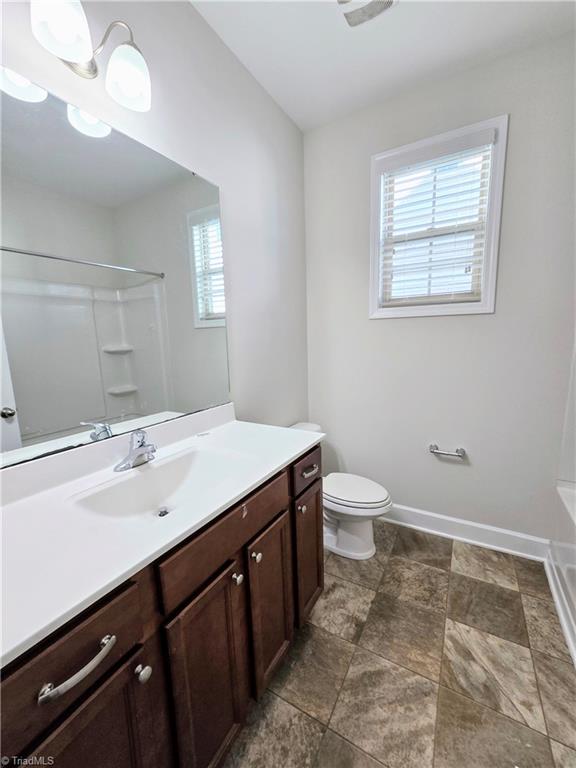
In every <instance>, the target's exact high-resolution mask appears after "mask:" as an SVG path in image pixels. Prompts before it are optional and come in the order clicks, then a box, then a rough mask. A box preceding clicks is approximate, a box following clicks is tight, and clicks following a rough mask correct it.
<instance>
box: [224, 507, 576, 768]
mask: <svg viewBox="0 0 576 768" xmlns="http://www.w3.org/2000/svg"><path fill="white" fill-rule="evenodd" d="M375 539H376V542H377V553H376V556H375V557H374V558H372V559H371V560H370V561H364V562H354V561H350V560H345V559H343V558H339V557H337V556H335V555H329V556H328V557H327V559H326V585H325V591H324V593H323V595H322V597H321V598H320V600H319V601H318V603H317V605H316V607H315V608H314V611H313V613H312V615H311V617H310V622H309V623H308V624H307V625H306V627H304V629H303V630H302V631H301V632H300V633H299V634H298V636H297V638H296V642H295V643H294V646H293V648H292V650H291V652H290V655H289V657H288V658H287V659H286V661H285V663H284V665H283V667H282V668H281V669H280V670H279V672H278V673H277V675H276V677H275V679H274V680H273V682H272V684H271V686H270V690H269V691H268V692H267V693H266V694H265V695H264V697H263V698H262V699H261V701H260V702H259V703H258V704H257V705H255V706H254V707H253V708H252V710H251V713H250V717H249V720H248V723H247V725H246V727H245V729H244V731H243V732H242V734H241V735H240V738H239V739H238V741H237V742H236V744H235V746H234V747H233V750H232V753H231V754H230V756H229V758H228V761H227V763H226V766H227V768H382V767H384V768H576V671H575V669H574V666H573V665H572V661H571V659H570V655H569V653H568V649H567V647H566V643H565V641H564V638H563V635H562V631H561V629H560V624H559V621H558V618H557V615H556V611H555V609H554V604H553V602H552V596H551V594H550V590H549V588H548V583H547V580H546V575H545V572H544V569H543V567H542V565H541V564H540V563H535V562H532V561H529V560H523V559H522V558H518V557H513V556H511V555H506V554H502V553H498V552H493V551H490V550H487V549H483V548H481V547H476V546H473V545H470V544H463V543H461V542H453V541H451V540H450V539H444V538H440V537H437V536H432V535H430V534H425V533H422V532H419V531H413V530H410V529H408V528H402V527H399V526H394V525H391V524H389V523H384V522H382V521H377V523H376V536H375Z"/></svg>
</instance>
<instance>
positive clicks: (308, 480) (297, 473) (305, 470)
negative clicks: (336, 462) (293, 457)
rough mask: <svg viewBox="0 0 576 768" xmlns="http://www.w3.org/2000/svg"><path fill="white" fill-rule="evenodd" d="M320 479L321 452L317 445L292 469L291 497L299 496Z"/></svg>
mask: <svg viewBox="0 0 576 768" xmlns="http://www.w3.org/2000/svg"><path fill="white" fill-rule="evenodd" d="M321 477H322V451H321V449H320V446H319V445H317V446H316V448H313V449H312V450H311V451H310V452H309V453H307V454H306V455H305V456H302V458H301V459H299V460H298V461H297V462H296V463H295V464H294V465H293V467H292V495H293V496H299V495H300V494H301V493H302V491H304V490H306V488H308V486H309V485H312V483H314V482H315V481H316V480H319V479H320V478H321Z"/></svg>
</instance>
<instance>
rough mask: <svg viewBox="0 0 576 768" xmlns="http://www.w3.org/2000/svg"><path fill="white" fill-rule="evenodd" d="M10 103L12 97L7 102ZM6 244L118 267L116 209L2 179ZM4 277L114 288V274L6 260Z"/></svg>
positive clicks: (16, 258)
mask: <svg viewBox="0 0 576 768" xmlns="http://www.w3.org/2000/svg"><path fill="white" fill-rule="evenodd" d="M6 98H7V97H6ZM1 209H2V244H3V245H10V246H12V247H14V248H22V249H23V250H30V251H40V252H41V253H48V254H57V255H58V256H64V257H65V258H68V259H83V260H85V261H97V262H105V263H107V264H116V263H117V258H116V249H115V243H114V231H113V227H114V217H113V214H112V210H111V209H110V208H105V207H103V206H100V205H96V204H94V203H90V202H87V201H86V200H73V199H72V198H70V197H68V196H66V195H61V194H59V193H58V192H55V191H54V190H53V189H50V188H49V187H41V186H40V185H39V184H35V183H31V182H28V181H24V180H23V179H20V178H15V177H14V176H8V175H7V174H5V173H2V197H1ZM1 266H2V276H3V277H8V276H10V277H23V278H24V277H27V278H31V279H32V278H35V279H37V280H47V281H50V282H63V283H83V282H85V281H86V280H87V279H89V280H90V281H91V284H92V285H99V286H110V287H112V286H114V285H118V280H117V277H116V275H115V273H114V272H110V271H108V270H105V269H92V268H89V267H81V266H80V267H79V266H76V265H74V264H68V263H66V262H61V261H59V262H58V261H48V260H46V259H38V258H35V257H34V256H24V255H22V254H9V253H3V254H2V261H1Z"/></svg>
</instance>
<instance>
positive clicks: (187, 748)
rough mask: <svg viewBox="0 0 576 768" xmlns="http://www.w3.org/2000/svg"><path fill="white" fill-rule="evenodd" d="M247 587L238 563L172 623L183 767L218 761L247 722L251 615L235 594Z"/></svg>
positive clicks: (169, 630) (203, 767)
mask: <svg viewBox="0 0 576 768" xmlns="http://www.w3.org/2000/svg"><path fill="white" fill-rule="evenodd" d="M244 589H245V577H244V574H243V572H242V568H241V566H240V564H239V562H238V561H234V562H232V563H230V564H229V565H228V566H227V567H226V568H225V569H224V571H222V573H220V575H219V576H217V577H216V578H215V579H214V580H213V581H211V582H210V584H209V585H208V586H207V587H206V588H205V589H203V590H202V592H201V593H200V594H199V595H198V597H196V598H194V599H193V600H192V601H191V602H190V603H189V604H188V605H187V606H186V607H185V608H184V609H183V610H182V611H180V613H179V614H178V615H177V616H176V618H175V619H173V620H172V621H171V622H170V623H169V624H168V625H167V627H166V632H167V636H168V654H169V659H170V670H171V676H172V690H173V695H174V705H175V712H176V729H177V741H178V751H179V757H180V765H181V766H194V768H208V766H216V765H218V764H219V762H220V759H221V757H222V756H223V754H224V753H225V752H226V750H227V749H228V747H229V745H230V744H231V742H232V740H233V739H234V737H235V736H236V733H237V732H238V730H239V728H240V726H241V724H242V720H243V717H244V711H245V706H246V702H245V701H242V687H243V686H242V679H241V674H242V669H243V668H244V667H245V662H244V660H243V658H242V656H243V655H244V654H245V653H246V651H247V648H246V647H244V648H243V647H242V646H241V642H240V641H241V638H242V637H243V636H244V634H245V631H246V627H245V624H246V619H245V618H244V619H243V618H242V614H241V612H240V613H239V612H238V607H237V606H235V602H236V601H235V595H236V594H238V592H239V591H244Z"/></svg>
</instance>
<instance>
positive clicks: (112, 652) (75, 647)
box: [1, 417, 323, 768]
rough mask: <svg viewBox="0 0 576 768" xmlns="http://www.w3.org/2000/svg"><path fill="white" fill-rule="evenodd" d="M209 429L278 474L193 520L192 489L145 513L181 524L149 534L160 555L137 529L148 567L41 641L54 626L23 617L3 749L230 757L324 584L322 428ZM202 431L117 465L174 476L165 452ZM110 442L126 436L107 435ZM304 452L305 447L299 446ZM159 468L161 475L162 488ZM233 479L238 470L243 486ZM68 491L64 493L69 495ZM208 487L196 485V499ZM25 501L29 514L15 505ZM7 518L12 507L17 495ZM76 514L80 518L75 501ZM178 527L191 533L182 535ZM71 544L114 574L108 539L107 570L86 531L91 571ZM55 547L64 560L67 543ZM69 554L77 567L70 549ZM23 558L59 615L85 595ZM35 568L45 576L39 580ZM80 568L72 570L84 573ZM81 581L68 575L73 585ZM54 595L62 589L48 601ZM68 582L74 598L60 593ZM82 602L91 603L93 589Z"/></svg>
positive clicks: (150, 757)
mask: <svg viewBox="0 0 576 768" xmlns="http://www.w3.org/2000/svg"><path fill="white" fill-rule="evenodd" d="M189 418H193V417H189ZM164 428H165V429H166V427H164ZM161 429H162V426H160V427H158V428H157V430H161ZM212 435H213V437H214V439H215V440H216V441H217V440H218V439H219V440H221V441H223V442H227V444H230V439H231V438H230V435H232V438H233V437H234V435H235V436H236V439H237V440H238V441H240V442H241V441H244V442H249V443H250V445H251V446H252V447H251V448H250V450H252V455H253V456H254V455H255V454H256V452H259V453H260V454H261V456H265V454H266V453H268V454H269V457H268V458H267V459H265V461H266V462H267V471H266V470H264V465H262V471H264V472H265V474H266V475H269V474H270V473H271V471H272V474H271V476H270V477H266V479H265V481H264V482H262V483H261V484H259V485H257V486H256V487H255V488H252V489H251V490H250V491H249V492H248V493H246V494H245V495H244V496H241V497H240V498H238V499H236V500H235V501H234V503H232V504H231V505H229V506H228V507H226V508H225V509H224V510H222V511H219V512H218V513H217V514H216V515H215V516H212V517H211V519H210V520H209V521H208V522H207V523H205V524H202V517H198V516H197V515H196V516H195V515H194V512H193V508H194V506H195V504H194V498H195V497H194V495H191V496H190V514H189V515H187V514H186V509H185V505H184V503H183V502H182V501H179V502H178V503H177V504H176V505H175V506H174V508H173V509H172V510H170V508H168V512H167V513H166V514H164V515H163V514H159V515H155V517H154V520H153V521H152V519H151V518H150V517H149V519H148V520H147V522H148V524H151V525H153V526H156V530H157V531H161V530H162V528H161V526H162V524H163V523H164V522H165V523H166V525H167V526H169V525H172V526H174V525H175V523H174V520H177V518H178V517H180V520H179V521H178V526H177V528H174V527H173V528H172V529H170V528H168V529H167V530H169V531H170V532H169V533H168V534H167V538H165V539H162V538H161V537H159V536H157V537H156V543H157V546H158V550H159V551H158V552H155V551H154V549H153V547H154V545H153V544H152V543H151V542H152V539H146V540H145V538H144V537H141V541H140V546H141V548H142V547H144V549H146V548H147V551H146V552H144V549H141V552H140V557H141V558H142V557H143V558H145V560H148V561H149V562H148V563H147V564H146V565H145V566H144V567H141V568H138V569H137V570H136V571H135V572H134V573H133V575H131V576H130V577H129V578H126V579H125V580H124V581H122V583H120V584H118V585H117V586H115V587H114V588H113V589H111V590H108V591H107V592H106V594H104V595H103V596H102V597H100V598H99V599H97V600H96V601H95V602H92V604H90V605H89V607H87V608H85V609H84V610H81V611H80V612H79V613H78V615H75V616H74V617H73V618H72V619H70V620H68V621H67V622H66V623H64V624H63V625H62V626H60V627H59V628H58V629H57V630H56V631H53V632H52V633H50V634H48V635H47V636H46V637H43V638H42V639H40V640H37V641H36V642H33V640H32V638H38V637H39V636H40V635H41V634H42V633H43V632H44V631H45V629H46V628H47V627H48V626H49V624H47V625H45V628H44V629H42V628H37V631H36V633H35V634H34V633H33V632H32V626H31V625H30V624H29V625H28V628H24V627H22V629H21V631H20V637H19V638H18V642H19V644H20V648H25V647H26V645H30V643H31V642H33V644H32V645H31V647H28V648H26V650H23V651H22V652H20V653H18V650H11V649H10V648H9V647H8V646H7V645H6V644H5V645H4V651H5V652H6V655H7V657H8V658H10V656H14V654H15V653H16V657H15V658H13V659H12V660H10V661H9V663H8V664H7V665H6V666H5V669H4V674H3V679H2V683H1V695H2V711H3V718H2V750H3V754H4V755H9V756H12V755H17V756H19V757H27V758H31V757H34V758H36V759H40V758H44V760H45V762H46V761H47V758H49V757H52V758H54V761H55V764H56V765H58V766H60V767H61V768H68V766H69V767H70V768H78V766H82V768H90V767H91V766H94V768H96V767H97V768H104V766H109V767H110V768H120V766H121V767H122V768H124V766H142V767H143V768H148V767H149V768H161V767H163V766H166V767H167V766H175V765H179V766H187V767H188V766H195V767H196V768H205V767H207V766H217V765H220V764H221V762H222V761H223V759H224V757H225V755H226V753H227V751H228V749H229V747H230V745H231V744H232V742H233V740H234V738H235V737H236V735H237V734H238V732H239V730H240V729H241V727H242V723H243V721H244V718H245V716H246V712H247V707H248V705H249V702H250V699H252V698H256V699H257V698H258V697H259V696H261V695H262V693H263V692H264V691H265V690H266V688H267V686H268V684H269V682H270V680H271V677H272V676H273V674H274V672H275V670H276V669H277V667H278V665H279V664H280V663H281V661H282V659H283V658H284V656H285V654H286V652H287V650H288V648H289V647H290V643H291V641H292V639H293V636H294V632H295V631H297V627H298V626H300V625H301V624H302V623H303V622H304V621H305V619H306V617H307V616H308V614H309V612H310V610H311V608H312V606H313V605H314V603H315V601H316V599H317V598H318V596H319V594H320V592H321V590H322V587H323V547H322V502H321V499H322V493H321V479H320V478H321V450H320V447H319V445H317V444H316V443H317V442H318V441H319V439H320V438H321V437H322V436H321V435H312V434H306V433H303V432H299V431H296V430H285V429H279V428H273V427H264V426H260V425H252V424H242V423H241V422H236V421H233V422H231V423H228V424H224V425H222V426H221V427H220V428H216V429H214V430H213V431H212ZM227 435H228V436H227ZM285 436H286V437H285ZM203 439H204V440H210V439H211V437H210V435H209V436H208V437H205V436H203V435H200V436H197V437H195V438H193V439H192V440H191V441H188V443H186V441H184V443H183V444H179V445H178V446H177V447H178V450H177V451H176V452H174V446H173V445H170V446H168V447H166V448H165V449H162V448H161V449H160V455H159V457H158V464H157V466H156V467H155V466H154V465H152V464H151V465H150V467H143V468H137V469H135V470H130V472H128V473H126V474H127V475H130V474H131V473H136V474H138V473H140V477H139V478H137V481H139V482H142V480H145V479H146V474H147V473H148V474H150V476H151V473H152V472H154V471H156V472H158V470H160V473H161V472H162V471H163V470H162V468H163V467H166V466H169V467H170V472H171V473H172V475H171V477H172V478H173V477H174V470H173V464H171V463H170V462H174V461H175V460H176V461H180V458H181V457H182V456H186V455H188V453H190V451H192V452H193V451H194V448H195V446H196V445H199V444H200V445H205V443H204V444H202V440H203ZM119 441H122V438H120V437H118V438H115V439H114V440H113V441H109V442H110V443H112V442H113V443H118V442H119ZM274 441H275V444H274ZM283 441H284V443H285V444H284V446H282V443H283ZM107 442H108V441H107ZM124 442H126V440H125V438H124ZM258 443H259V448H258ZM182 445H184V446H185V449H184V450H182ZM298 446H307V447H306V448H305V449H304V450H303V451H302V450H300V452H299V453H298V455H296V456H294V455H293V454H294V452H298ZM106 447H107V448H108V446H106ZM186 447H187V448H186ZM98 448H100V446H98ZM82 450H86V449H82ZM187 450H188V453H187V452H186V451H187ZM77 451H78V449H77ZM108 451H109V448H108ZM282 454H284V456H285V457H286V456H287V457H289V461H288V463H287V464H285V465H284V466H281V467H280V468H279V469H278V470H277V471H273V469H274V465H275V464H276V465H277V464H278V463H279V462H280V463H282V462H281V458H280V457H281V456H282ZM174 457H176V458H174ZM55 458H58V457H51V460H52V461H54V459H55ZM59 458H62V457H59ZM17 469H21V468H14V470H17ZM14 470H13V471H14ZM105 471H106V470H105ZM256 472H257V469H256V463H255V462H254V463H253V464H252V468H251V471H248V470H246V473H245V476H244V477H245V482H247V483H248V484H249V485H250V486H254V477H255V476H256V475H255V473H256ZM162 477H163V475H162V474H158V478H159V480H158V481H157V482H159V483H160V484H161V483H162ZM95 479H100V477H99V475H98V478H96V476H93V477H92V479H91V480H90V483H89V485H90V488H89V491H90V494H91V498H93V496H94V494H93V493H92V490H93V489H94V488H95V489H96V492H97V493H102V484H101V483H96V485H94V480H95ZM223 479H224V478H223ZM131 480H132V478H131V477H127V478H126V479H124V478H122V479H121V480H116V479H113V481H112V486H110V487H112V488H113V490H114V488H117V487H118V486H119V485H120V484H121V483H122V482H124V483H127V482H130V481H131ZM76 482H79V480H76ZM107 482H108V485H110V482H109V481H107ZM241 482H242V480H241V479H240V478H239V477H238V478H236V480H235V484H236V488H239V487H240V486H241ZM84 485H86V481H84ZM104 485H105V486H106V487H105V488H104V490H105V491H108V492H110V489H109V488H108V485H106V482H105V483H104ZM224 485H225V484H224ZM72 489H73V488H72ZM70 490H71V488H68V490H67V491H66V493H67V496H66V498H67V499H69V498H73V499H77V498H78V494H77V493H73V494H72V496H70V494H69V491H70ZM115 492H117V491H115ZM118 492H120V493H123V491H121V490H120V491H118ZM209 492H210V489H208V488H205V487H203V486H199V487H198V493H199V495H198V498H199V499H201V498H202V494H203V493H209ZM226 492H227V491H226ZM236 496H238V493H236ZM80 497H81V498H82V497H83V494H82V493H81V494H80ZM39 498H40V497H39V496H36V501H38V499H39ZM106 498H107V499H108V498H109V497H106ZM110 498H111V497H110ZM118 498H121V497H120V496H119V497H118ZM184 498H185V497H184V496H181V499H184ZM23 501H24V502H26V499H24V500H23ZM19 503H20V511H22V513H23V514H24V515H25V514H26V513H25V510H24V507H23V506H22V500H21V501H20V502H19ZM47 503H48V504H49V503H50V502H47ZM63 503H66V502H63ZM199 506H202V505H201V503H200V504H199ZM7 513H8V514H17V513H18V503H16V504H15V505H14V506H13V508H12V509H10V508H8V511H7ZM75 513H76V515H79V514H80V513H79V512H78V510H77V509H76V512H75ZM145 514H146V515H148V512H146V513H145ZM200 514H202V513H200ZM109 515H110V516H111V517H112V518H114V511H113V510H111V509H109ZM121 516H122V510H118V517H119V518H120V519H119V520H116V522H120V523H121V524H122V523H124V526H123V527H122V528H120V527H119V528H118V529H117V531H116V534H117V535H118V536H119V537H121V538H123V537H126V536H127V528H126V525H127V524H129V523H130V521H132V525H133V526H134V537H138V535H139V534H138V527H139V526H140V525H141V521H140V520H139V519H138V518H137V517H136V516H135V517H134V518H132V517H128V523H127V520H126V519H124V520H122V517H121ZM204 517H206V515H204ZM171 518H172V520H171ZM89 522H92V520H90V521H89ZM111 522H114V520H113V519H112V521H111V520H110V519H107V520H105V519H103V520H102V521H100V520H98V524H100V525H102V526H104V527H105V528H106V526H108V530H107V535H108V536H112V535H113V530H114V527H113V525H111ZM22 524H23V525H25V524H26V521H25V520H24V521H22ZM187 526H188V528H190V527H192V528H194V530H193V532H192V533H189V534H188V535H186V528H187ZM176 531H178V533H177V534H176ZM72 534H73V532H72ZM47 535H48V533H47ZM61 536H62V539H63V540H65V541H66V542H67V545H66V546H68V547H69V546H74V540H73V538H71V537H70V532H69V533H68V535H65V534H64V533H61ZM170 536H172V537H173V538H174V537H175V538H177V539H179V541H178V543H177V544H176V545H175V546H170V540H169V538H170ZM10 543H11V544H14V538H12V540H11V542H10ZM77 544H78V547H79V548H80V549H81V548H82V546H85V551H84V554H82V553H80V554H81V557H88V560H87V561H86V566H85V567H86V569H93V570H94V571H95V572H97V571H98V572H100V573H101V574H102V575H101V577H100V578H101V580H102V581H104V579H105V574H106V572H107V570H108V569H110V571H111V572H112V571H113V570H114V569H115V566H114V560H115V559H116V557H117V555H116V552H115V551H113V550H114V548H113V547H111V548H110V550H111V553H110V562H109V563H108V565H107V564H106V562H105V559H106V548H105V547H103V545H102V542H101V541H98V540H95V541H94V554H97V555H98V559H100V558H102V559H103V561H102V562H101V564H100V566H99V567H98V565H97V564H95V563H94V561H93V558H90V557H89V552H90V550H91V547H90V546H89V545H86V543H84V544H82V543H81V542H77ZM55 556H56V557H59V558H60V559H61V561H62V562H66V559H67V553H66V551H62V552H61V553H60V554H59V555H55ZM70 557H71V558H72V561H74V557H75V555H74V554H73V553H72V554H71V555H70ZM129 557H131V554H129ZM11 562H16V561H15V559H13V560H12V561H11ZM76 562H78V561H76ZM7 566H8V569H9V568H10V561H9V562H8V563H7ZM76 567H78V565H76ZM32 568H33V569H34V570H35V571H36V579H37V580H38V581H37V586H38V590H39V591H40V592H41V593H42V591H43V592H44V595H45V599H44V602H46V601H48V602H50V601H52V603H53V605H52V607H51V608H50V610H51V611H52V612H53V613H54V614H56V613H57V612H60V618H58V617H56V616H54V620H55V621H59V620H61V618H62V617H64V616H65V615H66V613H65V611H64V608H66V609H68V610H69V609H70V605H72V604H73V603H74V601H76V603H75V604H76V606H77V607H78V606H80V605H82V602H79V600H81V598H82V595H81V592H80V591H78V590H76V591H75V590H74V587H73V586H72V585H69V586H67V581H66V579H62V580H61V582H60V583H59V582H58V579H60V578H61V577H60V576H59V575H58V573H56V571H57V565H55V564H54V562H53V555H52V554H49V553H48V552H47V556H46V561H45V563H44V565H42V564H41V563H35V564H34V565H33V566H32ZM43 572H44V574H45V579H46V580H47V581H48V582H50V581H52V584H51V585H49V584H48V585H42V583H41V581H39V580H41V579H42V573H43ZM111 572H110V575H111ZM5 576H6V577H7V582H8V587H9V588H10V587H12V589H14V588H15V583H14V579H16V578H17V577H18V574H15V573H10V570H8V572H7V573H5ZM78 577H79V579H80V580H81V574H80V573H78ZM23 578H24V579H25V578H26V577H23ZM74 578H75V573H74V569H72V570H70V571H69V572H68V581H73V580H74ZM115 580H117V578H116V579H115ZM109 583H114V582H113V581H112V582H109ZM29 584H30V582H28V585H26V586H29ZM21 586H22V585H21ZM102 589H106V587H104V586H103V585H102V587H101V590H100V591H102ZM54 591H56V592H60V595H55V596H53V597H51V595H52V593H53V592H54ZM66 591H68V593H69V594H68V595H66V594H62V593H63V592H66ZM72 595H73V597H72ZM21 597H22V599H23V600H24V602H29V603H30V604H31V605H32V604H34V602H35V600H34V598H33V597H32V596H31V595H30V594H28V592H27V591H24V592H22V593H21ZM84 597H85V599H86V600H88V601H89V600H90V599H91V598H93V595H85V596H84ZM7 609H8V616H7V617H6V618H7V626H10V625H9V623H8V620H12V621H13V622H17V621H18V620H19V615H20V616H21V617H22V621H23V622H24V613H25V606H23V610H22V612H21V613H20V614H19V613H18V610H17V608H16V607H15V603H14V602H12V603H9V605H8V606H7ZM72 610H74V607H72ZM12 629H13V630H14V632H10V631H9V634H11V635H12V636H13V637H16V635H17V634H18V628H16V629H14V627H12ZM10 642H11V640H10V638H8V644H10Z"/></svg>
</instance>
